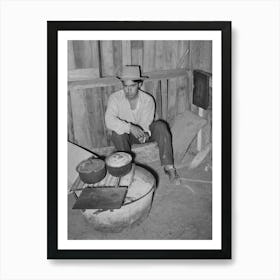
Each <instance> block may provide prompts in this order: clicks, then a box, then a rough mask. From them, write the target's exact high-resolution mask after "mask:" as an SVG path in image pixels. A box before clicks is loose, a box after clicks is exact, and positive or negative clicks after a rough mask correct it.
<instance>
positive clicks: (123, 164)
mask: <svg viewBox="0 0 280 280" xmlns="http://www.w3.org/2000/svg"><path fill="white" fill-rule="evenodd" d="M105 163H106V167H107V170H108V172H109V173H110V174H111V175H112V176H114V177H122V176H125V175H126V174H128V173H129V172H130V170H131V168H132V156H131V155H130V154H128V153H125V152H116V153H113V154H112V155H110V156H108V157H106V159H105Z"/></svg>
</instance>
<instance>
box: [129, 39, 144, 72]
mask: <svg viewBox="0 0 280 280" xmlns="http://www.w3.org/2000/svg"><path fill="white" fill-rule="evenodd" d="M131 62H132V64H133V65H140V66H141V70H142V71H143V41H131Z"/></svg>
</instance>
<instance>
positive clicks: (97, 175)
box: [76, 158, 106, 184]
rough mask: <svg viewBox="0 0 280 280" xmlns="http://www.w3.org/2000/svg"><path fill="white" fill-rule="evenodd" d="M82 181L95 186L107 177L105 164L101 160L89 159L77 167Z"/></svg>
mask: <svg viewBox="0 0 280 280" xmlns="http://www.w3.org/2000/svg"><path fill="white" fill-rule="evenodd" d="M76 170H77V172H78V173H79V176H80V178H81V180H82V181H83V182H84V183H87V184H95V183H97V182H99V181H101V180H102V179H103V178H104V177H105V176H106V166H105V162H104V161H103V160H102V159H99V158H88V159H86V160H83V161H82V162H80V163H79V164H78V166H77V167H76Z"/></svg>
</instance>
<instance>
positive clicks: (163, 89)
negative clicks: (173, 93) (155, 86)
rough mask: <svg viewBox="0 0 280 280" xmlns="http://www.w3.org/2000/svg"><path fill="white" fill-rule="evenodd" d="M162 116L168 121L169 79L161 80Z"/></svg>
mask: <svg viewBox="0 0 280 280" xmlns="http://www.w3.org/2000/svg"><path fill="white" fill-rule="evenodd" d="M160 82H161V98H162V99H161V104H162V118H163V119H164V120H166V121H167V112H168V80H161V81H160Z"/></svg>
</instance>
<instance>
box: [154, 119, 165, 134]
mask: <svg viewBox="0 0 280 280" xmlns="http://www.w3.org/2000/svg"><path fill="white" fill-rule="evenodd" d="M150 129H151V131H154V132H157V133H166V132H169V131H168V127H167V124H166V123H165V122H163V121H161V120H158V121H155V122H153V123H152V124H151V126H150Z"/></svg>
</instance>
